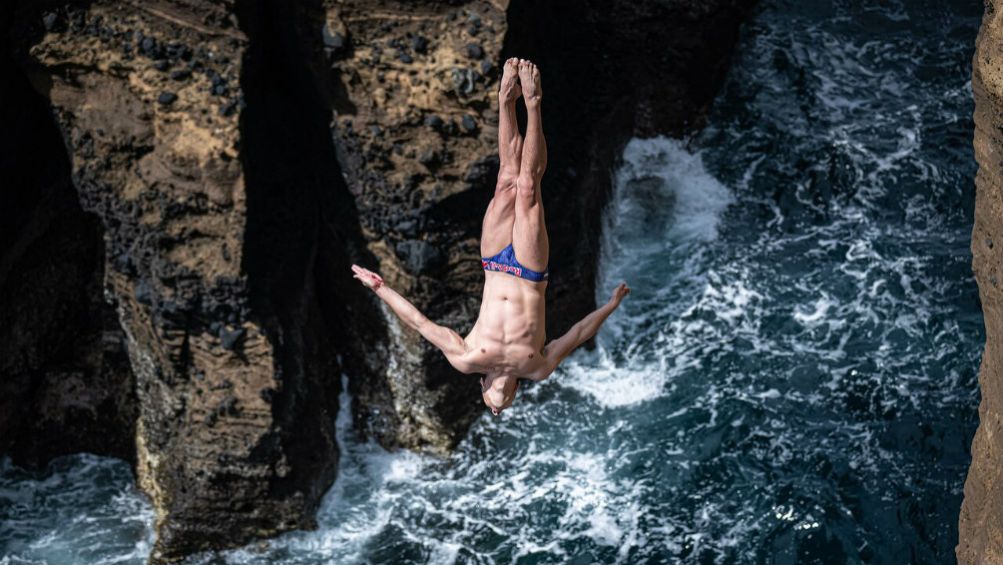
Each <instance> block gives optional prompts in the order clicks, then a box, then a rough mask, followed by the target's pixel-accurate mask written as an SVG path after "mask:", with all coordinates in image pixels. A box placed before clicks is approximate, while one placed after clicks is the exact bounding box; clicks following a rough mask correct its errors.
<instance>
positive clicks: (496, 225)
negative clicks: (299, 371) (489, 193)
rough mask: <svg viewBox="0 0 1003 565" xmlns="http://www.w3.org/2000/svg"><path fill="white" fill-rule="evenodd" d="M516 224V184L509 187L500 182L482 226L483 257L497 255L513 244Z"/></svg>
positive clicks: (513, 183)
mask: <svg viewBox="0 0 1003 565" xmlns="http://www.w3.org/2000/svg"><path fill="white" fill-rule="evenodd" d="M514 222H515V182H512V183H511V186H507V185H506V184H504V183H503V181H501V180H499V184H498V188H497V189H495V195H494V198H492V199H491V202H490V203H489V204H488V210H487V212H485V213H484V221H483V223H482V224H481V257H491V256H492V255H497V254H498V252H499V251H501V250H502V249H505V247H507V246H508V244H510V243H512V224H513V223H514Z"/></svg>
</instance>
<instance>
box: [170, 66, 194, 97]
mask: <svg viewBox="0 0 1003 565" xmlns="http://www.w3.org/2000/svg"><path fill="white" fill-rule="evenodd" d="M191 76H192V73H191V71H189V70H188V69H178V70H176V71H171V79H172V80H176V81H185V80H188V79H189V78H191ZM172 101H173V100H172Z"/></svg>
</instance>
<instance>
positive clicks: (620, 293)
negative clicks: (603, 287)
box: [609, 282, 630, 306]
mask: <svg viewBox="0 0 1003 565" xmlns="http://www.w3.org/2000/svg"><path fill="white" fill-rule="evenodd" d="M628 294H630V287H629V286H627V283H625V282H622V283H620V284H618V285H616V288H614V289H613V296H611V297H610V299H609V302H610V304H614V305H616V306H619V305H620V302H622V301H623V299H624V298H626V297H627V295H628Z"/></svg>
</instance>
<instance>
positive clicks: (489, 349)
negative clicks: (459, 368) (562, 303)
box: [465, 271, 547, 376]
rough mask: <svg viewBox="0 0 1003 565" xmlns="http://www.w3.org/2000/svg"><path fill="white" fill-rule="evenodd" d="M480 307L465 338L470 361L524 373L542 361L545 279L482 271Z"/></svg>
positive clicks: (489, 369)
mask: <svg viewBox="0 0 1003 565" xmlns="http://www.w3.org/2000/svg"><path fill="white" fill-rule="evenodd" d="M484 278H485V280H484V296H483V297H482V299H481V311H480V315H479V316H478V318H477V323H476V324H474V327H473V329H472V330H470V334H469V335H468V336H467V338H466V340H465V341H466V343H467V348H468V351H469V355H470V361H471V362H472V363H473V364H475V365H477V366H479V367H481V368H482V370H483V372H492V373H495V372H499V373H511V374H513V375H514V376H526V375H527V374H528V373H531V372H533V371H534V370H536V369H538V368H539V367H540V366H542V364H543V355H542V353H541V351H542V349H543V344H544V341H546V334H545V319H544V316H545V314H544V312H545V307H544V305H545V303H544V293H545V291H546V289H547V283H546V282H539V283H537V282H533V281H527V280H525V279H521V278H519V277H514V276H512V275H508V274H505V273H496V272H492V271H485V272H484Z"/></svg>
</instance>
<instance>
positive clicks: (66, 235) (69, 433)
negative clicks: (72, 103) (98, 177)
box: [0, 6, 136, 465]
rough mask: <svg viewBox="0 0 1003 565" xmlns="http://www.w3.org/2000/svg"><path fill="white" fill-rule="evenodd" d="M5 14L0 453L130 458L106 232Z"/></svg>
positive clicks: (128, 388) (126, 373)
mask: <svg viewBox="0 0 1003 565" xmlns="http://www.w3.org/2000/svg"><path fill="white" fill-rule="evenodd" d="M11 16H12V7H10V6H8V7H7V8H6V9H4V10H3V11H2V14H0V37H3V38H4V41H3V42H2V45H0V76H2V77H4V80H3V81H2V82H0V178H2V179H3V185H4V190H3V191H0V375H2V379H0V453H9V454H10V455H11V456H12V457H13V458H14V460H15V461H16V462H17V463H20V464H31V465H40V464H44V463H46V462H47V461H48V460H50V459H52V458H53V457H56V456H59V455H64V454H69V453H76V452H79V451H88V452H92V453H98V454H102V455H111V456H115V457H120V458H123V459H127V460H134V458H135V446H134V443H133V433H134V421H135V414H136V400H135V392H134V386H135V385H134V383H135V380H134V377H133V374H132V371H131V369H130V367H129V363H128V358H127V356H126V352H125V346H124V335H123V334H122V331H121V329H120V327H119V324H118V322H117V320H116V319H115V315H114V312H113V310H112V308H111V307H110V306H109V305H108V304H107V303H106V302H105V300H104V296H103V277H104V242H103V233H104V230H103V229H102V226H101V223H100V221H99V220H98V219H97V217H95V216H94V215H92V214H89V213H86V212H84V211H83V209H82V208H81V206H80V203H79V199H78V195H77V192H76V191H75V190H74V187H73V184H72V182H71V173H70V159H69V156H68V154H67V148H66V146H65V144H64V141H63V137H62V135H61V132H60V130H59V128H58V126H57V124H56V122H55V120H54V118H53V115H52V109H51V107H50V105H49V102H48V101H47V100H46V99H45V98H44V97H43V96H41V95H40V94H39V93H37V92H36V91H35V90H34V89H33V88H32V85H31V83H30V82H29V79H28V76H27V74H26V73H25V71H24V70H23V69H22V68H21V67H19V66H18V65H17V64H16V63H15V61H14V58H13V54H12V53H11V51H10V49H11V45H12V43H13V42H12V41H10V40H9V38H10V36H11V32H12V30H11Z"/></svg>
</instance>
